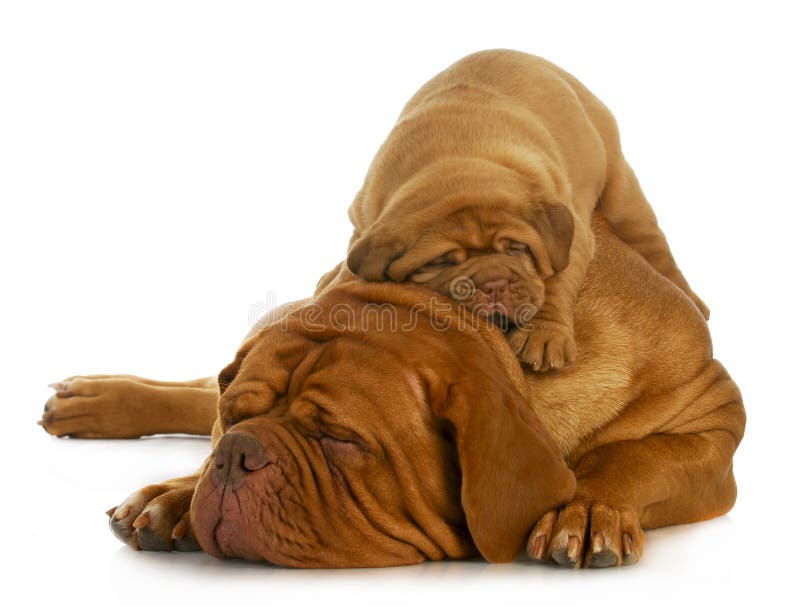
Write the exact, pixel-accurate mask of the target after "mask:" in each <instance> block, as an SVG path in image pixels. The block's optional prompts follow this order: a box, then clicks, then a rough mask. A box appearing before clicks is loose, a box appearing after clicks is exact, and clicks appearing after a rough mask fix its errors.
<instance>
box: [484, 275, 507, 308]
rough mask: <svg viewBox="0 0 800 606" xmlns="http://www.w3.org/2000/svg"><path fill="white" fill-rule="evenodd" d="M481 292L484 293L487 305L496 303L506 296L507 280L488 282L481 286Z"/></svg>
mask: <svg viewBox="0 0 800 606" xmlns="http://www.w3.org/2000/svg"><path fill="white" fill-rule="evenodd" d="M481 290H482V291H483V292H485V293H486V296H487V297H488V298H489V303H498V302H500V301H502V300H503V299H504V298H505V296H506V291H507V290H508V280H506V279H505V278H503V279H500V280H488V281H486V282H484V283H483V284H482V285H481Z"/></svg>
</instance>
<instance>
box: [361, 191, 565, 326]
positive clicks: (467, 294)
mask: <svg viewBox="0 0 800 606" xmlns="http://www.w3.org/2000/svg"><path fill="white" fill-rule="evenodd" d="M442 206H444V207H445V208H443V210H444V211H445V212H440V213H435V212H431V213H428V215H427V216H426V217H425V218H424V220H422V221H417V222H416V224H415V225H413V226H410V227H406V228H405V229H403V228H397V227H396V226H393V227H392V228H387V227H386V226H384V225H383V224H381V223H378V224H377V225H375V226H374V228H373V229H371V230H368V232H367V233H366V234H365V235H364V236H363V237H362V238H360V239H359V240H358V241H356V242H355V243H354V244H353V246H352V247H351V250H350V254H349V256H348V266H349V267H350V269H351V271H353V272H354V273H356V274H358V275H359V276H361V277H362V278H365V279H367V280H372V281H380V280H385V279H389V280H392V281H396V282H404V281H408V282H414V283H417V284H422V285H425V286H427V287H429V288H431V289H433V290H436V291H437V292H439V293H441V294H442V295H444V296H447V297H450V298H452V299H455V300H456V301H458V302H460V303H463V304H465V305H466V306H467V307H468V308H470V309H472V311H473V312H475V313H478V314H480V315H483V316H487V317H493V318H494V319H498V320H502V321H504V322H507V323H510V324H516V325H524V324H525V323H526V322H527V321H528V320H530V318H531V317H532V316H533V314H535V313H536V310H537V309H539V308H540V307H541V306H542V304H543V303H544V299H545V284H544V280H546V279H547V278H549V277H550V276H552V275H553V274H554V273H556V272H558V271H560V270H562V269H563V268H564V267H566V265H567V263H568V260H569V250H570V245H571V243H572V234H573V218H572V214H571V213H570V211H569V210H568V209H567V208H566V207H565V206H563V205H560V204H544V203H535V204H534V203H532V204H531V205H530V206H529V207H524V206H523V207H517V208H514V207H509V206H505V207H503V206H501V207H499V208H494V207H491V206H487V205H480V206H466V207H459V208H457V209H456V210H454V211H453V212H450V213H447V212H446V211H447V210H448V209H447V208H446V205H442Z"/></svg>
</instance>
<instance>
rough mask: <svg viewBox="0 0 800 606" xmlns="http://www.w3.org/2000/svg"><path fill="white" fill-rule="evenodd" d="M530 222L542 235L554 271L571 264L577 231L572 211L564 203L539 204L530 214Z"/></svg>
mask: <svg viewBox="0 0 800 606" xmlns="http://www.w3.org/2000/svg"><path fill="white" fill-rule="evenodd" d="M528 223H530V225H531V226H532V227H533V228H534V229H535V230H536V232H537V233H538V234H539V235H540V236H541V238H542V241H543V243H544V246H545V248H546V249H547V254H548V255H549V256H550V264H551V265H552V266H553V271H557V272H558V271H561V270H562V269H564V268H565V267H566V266H567V265H568V264H569V249H570V247H571V246H572V236H573V234H574V232H575V220H574V219H573V218H572V212H571V211H570V210H569V209H568V208H567V207H566V206H564V205H563V204H548V203H545V204H537V205H536V206H535V207H534V209H533V211H532V212H531V214H530V215H529V216H528Z"/></svg>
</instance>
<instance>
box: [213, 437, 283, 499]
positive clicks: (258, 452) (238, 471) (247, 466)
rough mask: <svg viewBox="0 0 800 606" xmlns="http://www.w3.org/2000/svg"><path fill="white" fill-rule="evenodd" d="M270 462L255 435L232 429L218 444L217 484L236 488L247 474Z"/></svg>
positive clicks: (216, 458) (216, 461)
mask: <svg viewBox="0 0 800 606" xmlns="http://www.w3.org/2000/svg"><path fill="white" fill-rule="evenodd" d="M269 462H270V460H269V457H268V456H267V453H266V452H264V447H263V446H262V445H261V443H260V442H259V441H258V440H257V439H256V438H255V436H253V435H251V434H249V433H245V432H243V431H230V432H228V433H226V434H225V435H224V436H222V438H220V441H219V444H217V450H216V453H215V454H214V467H215V470H214V476H213V477H214V479H215V480H216V483H217V485H221V484H228V485H230V487H231V488H233V490H236V489H237V488H239V486H241V485H242V482H243V481H244V479H245V477H246V476H247V474H249V473H250V472H252V471H256V470H258V469H261V468H262V467H265V466H266V465H267V464H268V463H269Z"/></svg>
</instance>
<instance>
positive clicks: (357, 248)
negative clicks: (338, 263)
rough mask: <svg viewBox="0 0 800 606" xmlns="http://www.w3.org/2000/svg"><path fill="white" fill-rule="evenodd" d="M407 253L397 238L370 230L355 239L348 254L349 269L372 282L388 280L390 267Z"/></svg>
mask: <svg viewBox="0 0 800 606" xmlns="http://www.w3.org/2000/svg"><path fill="white" fill-rule="evenodd" d="M404 251H405V245H404V244H403V243H402V242H401V241H400V240H398V239H396V238H386V237H384V236H382V235H381V234H380V233H374V232H373V230H368V231H367V232H365V233H364V234H363V235H362V236H361V237H359V238H354V239H353V240H352V241H351V244H350V251H349V252H348V253H347V267H348V268H349V269H350V271H352V272H353V273H354V274H356V275H357V276H359V277H361V278H364V279H365V280H368V281H370V282H383V281H384V280H386V279H387V275H386V272H387V270H388V269H389V265H391V263H392V262H393V261H394V260H395V259H397V258H398V257H400V256H401V255H402V254H403V252H404Z"/></svg>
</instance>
